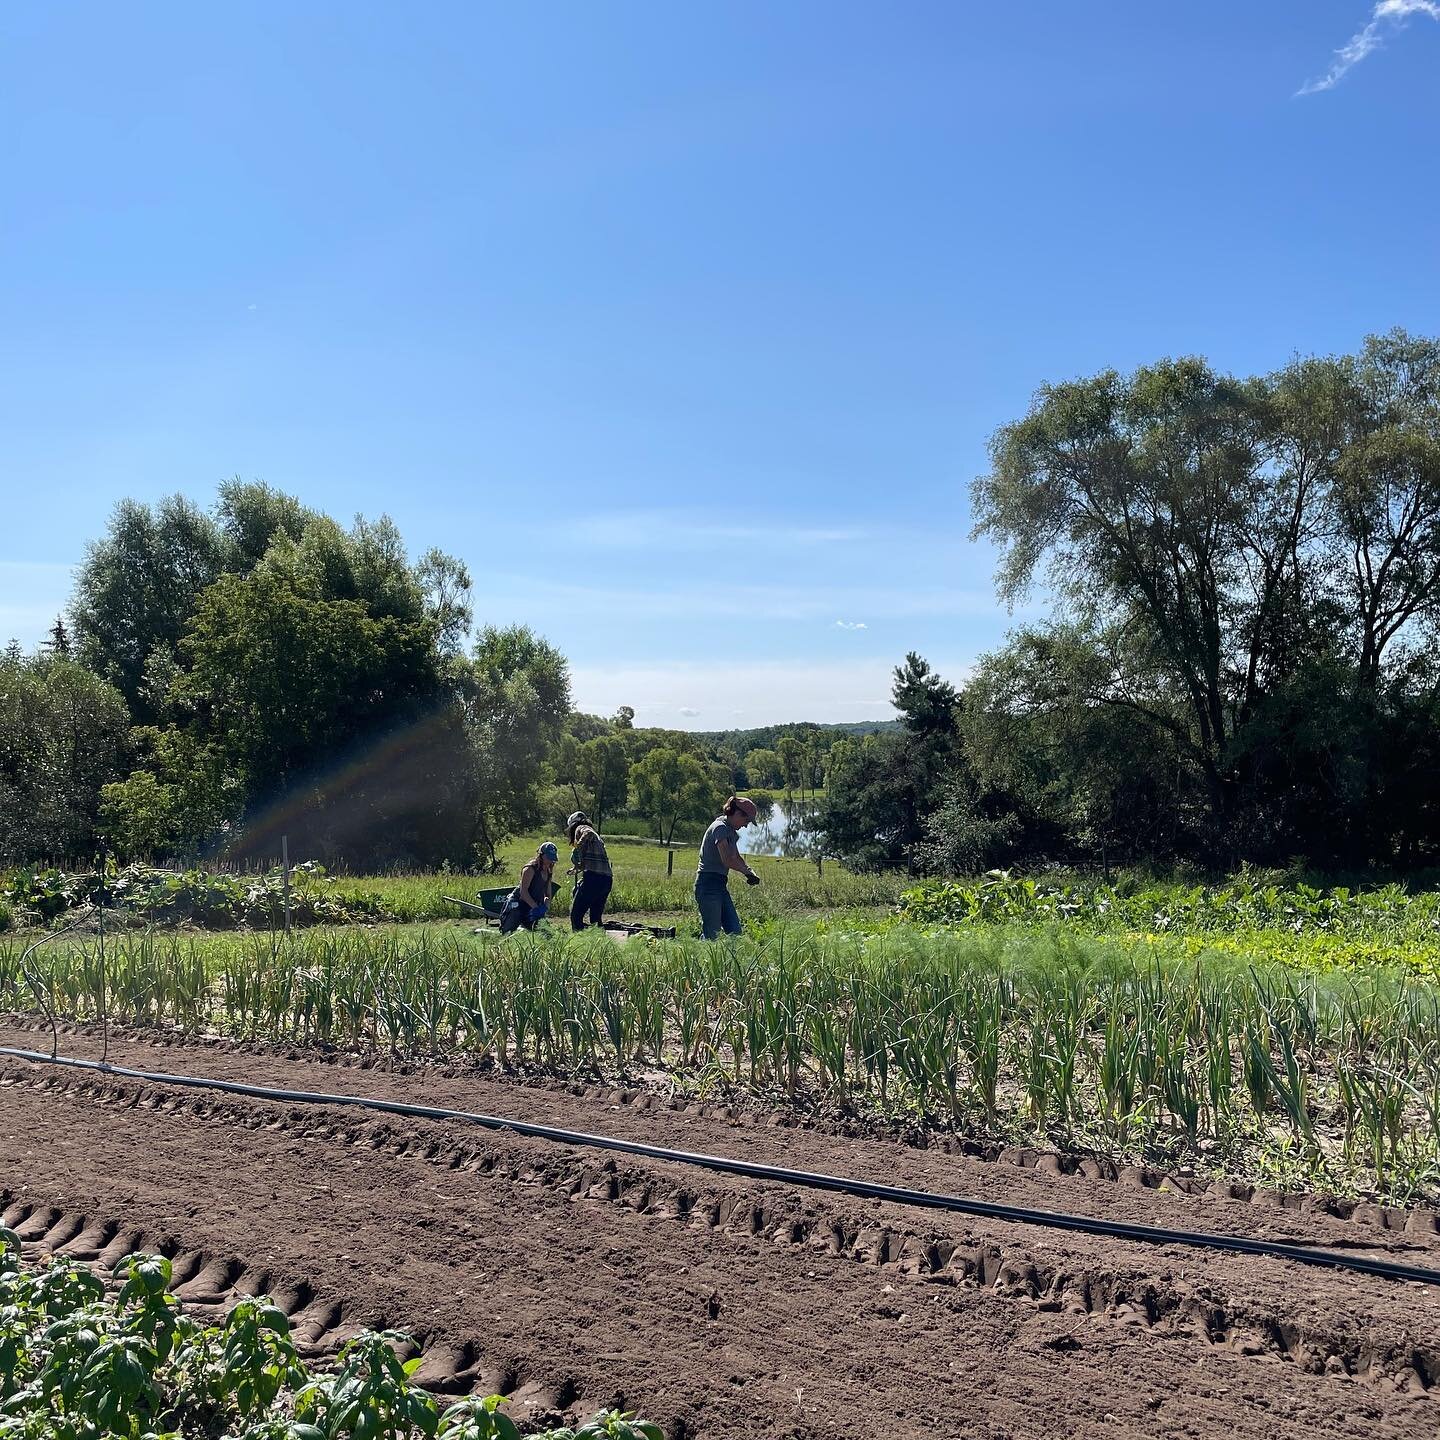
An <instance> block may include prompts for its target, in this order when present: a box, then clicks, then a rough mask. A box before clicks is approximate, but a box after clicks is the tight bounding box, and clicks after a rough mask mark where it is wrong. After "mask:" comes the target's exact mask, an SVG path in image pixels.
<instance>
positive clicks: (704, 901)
mask: <svg viewBox="0 0 1440 1440" xmlns="http://www.w3.org/2000/svg"><path fill="white" fill-rule="evenodd" d="M754 818H755V802H754V801H753V800H751V799H749V798H748V797H747V796H744V795H732V796H731V797H730V798H729V799H728V800H727V801H726V802H725V813H724V814H723V815H720V816H717V817H716V818H715V819H714V820H712V821H711V822H710V826H709V828H708V829H707V830H706V831H705V838H704V839H703V840H701V842H700V864H699V866H698V867H697V869H696V871H695V904H696V906H697V907H698V908H699V911H700V929H701V932H702V933H703V934H704V936H705V938H706V939H707V940H713V939H715V937H716V936H717V935H719V933H720V932H721V931H722V930H723V931H724V932H725V933H726V934H727V935H738V934H739V933H740V916H739V915H738V914H737V913H736V910H735V902H734V901H733V900H732V899H731V898H730V886H729V880H730V872H731V871H732V870H738V871H739V872H740V873H741V874H742V875H743V876H744V877H745V881H746V883H747V884H749V885H758V884H759V883H760V877H759V876H758V875H757V874H756V873H755V872H754V871H753V870H752V869H751V868H750V865H749V863H748V862H747V861H746V859H745V857H744V856H743V855H742V854H741V853H740V846H739V845H738V844H737V843H736V837H737V836H738V835H739V833H740V831H742V830H743V829H744V828H745V827H746V826H747V825H748V824H749V823H750V822H751V821H752V820H753V819H754Z"/></svg>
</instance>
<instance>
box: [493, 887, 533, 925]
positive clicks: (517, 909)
mask: <svg viewBox="0 0 1440 1440" xmlns="http://www.w3.org/2000/svg"><path fill="white" fill-rule="evenodd" d="M522 925H523V926H524V927H525V928H526V929H527V930H533V929H534V928H535V922H534V921H533V920H532V919H531V918H530V907H529V906H528V905H526V904H525V903H524V902H523V901H520V900H517V899H516V898H515V897H514V896H513V895H512V896H511V897H510V898H509V899H508V900H507V901H506V902H505V908H504V909H503V910H502V911H501V912H500V933H501V934H502V935H509V934H511V933H513V932H514V931H516V930H518V929H519V928H520V927H521V926H522Z"/></svg>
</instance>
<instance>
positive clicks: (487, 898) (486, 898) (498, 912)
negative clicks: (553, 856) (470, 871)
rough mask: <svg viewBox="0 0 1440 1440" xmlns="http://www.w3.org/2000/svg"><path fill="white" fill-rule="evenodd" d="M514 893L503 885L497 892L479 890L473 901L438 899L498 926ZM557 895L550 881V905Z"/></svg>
mask: <svg viewBox="0 0 1440 1440" xmlns="http://www.w3.org/2000/svg"><path fill="white" fill-rule="evenodd" d="M514 892H515V887H514V886H513V885H505V886H503V887H502V888H500V889H498V890H481V891H479V892H478V894H477V895H476V896H475V899H474V900H461V899H460V898H459V897H458V896H456V895H442V896H441V897H440V898H441V899H442V900H448V901H449V902H450V903H451V904H452V905H458V906H459V907H460V908H461V909H462V910H468V911H473V912H474V913H475V914H477V915H482V916H484V919H485V923H486V924H487V925H498V924H499V923H500V917H501V916H502V915H503V914H504V913H505V902H506V901H507V900H508V899H509V898H510V896H511V895H512V894H514ZM559 893H560V887H559V886H558V885H557V884H556V883H555V882H554V881H553V880H552V881H551V882H550V896H549V901H550V904H552V905H553V904H554V903H555V897H556V896H557V895H558V894H559ZM477 902H478V903H477Z"/></svg>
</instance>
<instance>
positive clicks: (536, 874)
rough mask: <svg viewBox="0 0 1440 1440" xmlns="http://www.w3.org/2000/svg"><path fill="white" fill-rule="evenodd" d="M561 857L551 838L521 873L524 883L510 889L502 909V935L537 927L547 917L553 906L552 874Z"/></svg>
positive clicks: (521, 880)
mask: <svg viewBox="0 0 1440 1440" xmlns="http://www.w3.org/2000/svg"><path fill="white" fill-rule="evenodd" d="M559 858H560V852H559V851H558V850H557V849H556V848H555V847H554V846H553V845H552V844H551V843H550V842H549V841H548V840H547V841H546V842H545V843H544V844H543V845H542V846H541V847H540V848H539V849H538V850H537V851H536V852H535V858H534V859H533V860H531V861H529V862H528V863H527V864H526V866H525V868H524V869H523V870H522V871H521V872H520V883H519V884H518V885H517V886H516V887H515V888H514V889H513V890H512V891H511V892H510V898H509V899H508V900H507V901H506V902H505V908H504V909H503V910H502V911H501V912H500V933H501V934H502V935H509V934H510V933H511V932H512V931H514V930H518V929H519V928H520V926H522V925H523V926H524V927H525V928H526V929H527V930H533V929H534V928H535V922H536V921H537V920H543V919H544V918H545V914H546V912H547V911H548V910H549V909H550V877H551V875H552V874H554V872H555V862H556V861H557V860H558V859H559Z"/></svg>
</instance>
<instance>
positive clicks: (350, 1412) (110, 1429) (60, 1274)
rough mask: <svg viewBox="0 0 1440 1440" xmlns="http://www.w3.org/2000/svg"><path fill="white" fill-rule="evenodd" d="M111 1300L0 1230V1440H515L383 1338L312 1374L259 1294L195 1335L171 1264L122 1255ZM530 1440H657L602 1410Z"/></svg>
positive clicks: (90, 1281)
mask: <svg viewBox="0 0 1440 1440" xmlns="http://www.w3.org/2000/svg"><path fill="white" fill-rule="evenodd" d="M115 1279H116V1281H117V1282H118V1289H117V1291H116V1293H115V1294H114V1295H113V1296H112V1295H108V1294H107V1292H106V1287H105V1285H104V1283H103V1282H102V1281H101V1279H100V1277H99V1276H98V1275H97V1274H96V1273H95V1272H94V1271H93V1270H91V1269H89V1268H88V1267H86V1266H83V1265H79V1264H77V1263H75V1262H73V1261H69V1260H65V1259H60V1258H57V1259H54V1260H52V1261H51V1262H50V1265H49V1266H48V1268H46V1269H44V1270H42V1271H38V1272H35V1271H31V1270H27V1269H25V1268H23V1267H22V1265H21V1253H20V1241H19V1239H18V1237H17V1236H16V1235H15V1233H14V1232H13V1231H10V1230H3V1229H0V1437H3V1440H41V1437H43V1440H215V1437H226V1440H518V1437H519V1433H520V1432H519V1430H518V1428H517V1427H516V1425H515V1422H514V1421H513V1420H512V1419H511V1418H510V1416H509V1415H507V1414H506V1413H505V1411H504V1410H503V1409H502V1408H501V1407H502V1406H503V1404H504V1401H503V1399H502V1397H501V1396H499V1395H490V1396H485V1397H478V1396H477V1397H473V1398H467V1399H464V1400H460V1401H457V1402H456V1403H454V1404H451V1405H442V1403H441V1402H440V1401H438V1400H437V1399H436V1398H435V1397H434V1396H433V1395H431V1394H430V1393H429V1392H428V1391H426V1390H424V1389H423V1388H421V1387H420V1386H418V1385H415V1384H414V1383H412V1381H411V1376H412V1375H413V1374H414V1372H415V1370H416V1368H417V1367H418V1366H419V1364H420V1359H421V1357H419V1356H416V1357H414V1358H412V1359H409V1360H402V1359H401V1356H402V1355H403V1354H404V1353H406V1351H407V1350H413V1349H414V1346H413V1345H412V1344H411V1343H410V1342H409V1340H408V1339H407V1337H406V1336H405V1335H403V1334H401V1333H400V1332H398V1331H388V1330H387V1331H365V1332H363V1333H361V1334H359V1335H357V1336H355V1337H354V1338H353V1339H351V1340H350V1341H348V1342H347V1343H346V1344H345V1346H344V1347H343V1348H342V1349H341V1351H340V1353H339V1356H338V1358H337V1359H336V1361H335V1363H334V1366H333V1368H329V1369H326V1370H323V1371H313V1370H311V1369H310V1368H309V1367H308V1366H307V1365H306V1364H305V1362H304V1361H303V1360H302V1359H301V1357H300V1354H299V1352H298V1351H297V1349H296V1347H295V1342H294V1340H293V1339H292V1337H291V1334H290V1322H289V1320H288V1318H287V1317H286V1315H285V1313H284V1312H283V1311H282V1310H281V1309H279V1307H277V1306H275V1305H273V1304H272V1303H271V1302H270V1301H269V1300H268V1299H267V1298H265V1297H263V1296H260V1297H249V1298H246V1299H242V1300H239V1301H237V1302H236V1303H235V1304H234V1305H233V1306H232V1307H231V1308H230V1309H229V1310H228V1312H227V1313H226V1315H225V1317H224V1319H223V1320H222V1321H221V1322H220V1323H219V1324H215V1325H206V1324H204V1323H202V1322H201V1321H200V1320H198V1319H196V1318H194V1317H193V1316H190V1315H187V1314H186V1313H185V1311H184V1309H183V1307H182V1306H181V1305H180V1304H179V1302H178V1301H177V1300H176V1298H175V1296H174V1295H173V1294H172V1293H171V1292H170V1288H169V1287H170V1282H171V1267H170V1261H169V1260H167V1259H166V1258H165V1257H164V1256H163V1255H143V1254H136V1255H131V1256H129V1257H128V1258H127V1259H125V1260H123V1261H122V1262H121V1263H120V1265H119V1266H117V1267H116V1272H115ZM538 1440H660V1430H659V1428H658V1427H657V1426H654V1425H650V1424H647V1423H645V1422H643V1421H637V1420H635V1419H633V1418H632V1417H631V1416H628V1415H625V1414H622V1413H619V1412H617V1411H605V1412H602V1413H601V1414H598V1415H596V1416H595V1418H594V1419H593V1420H591V1421H590V1422H589V1423H588V1424H586V1425H584V1426H582V1427H580V1428H579V1429H568V1428H565V1429H558V1430H549V1431H546V1432H545V1433H544V1435H543V1436H541V1437H538Z"/></svg>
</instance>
